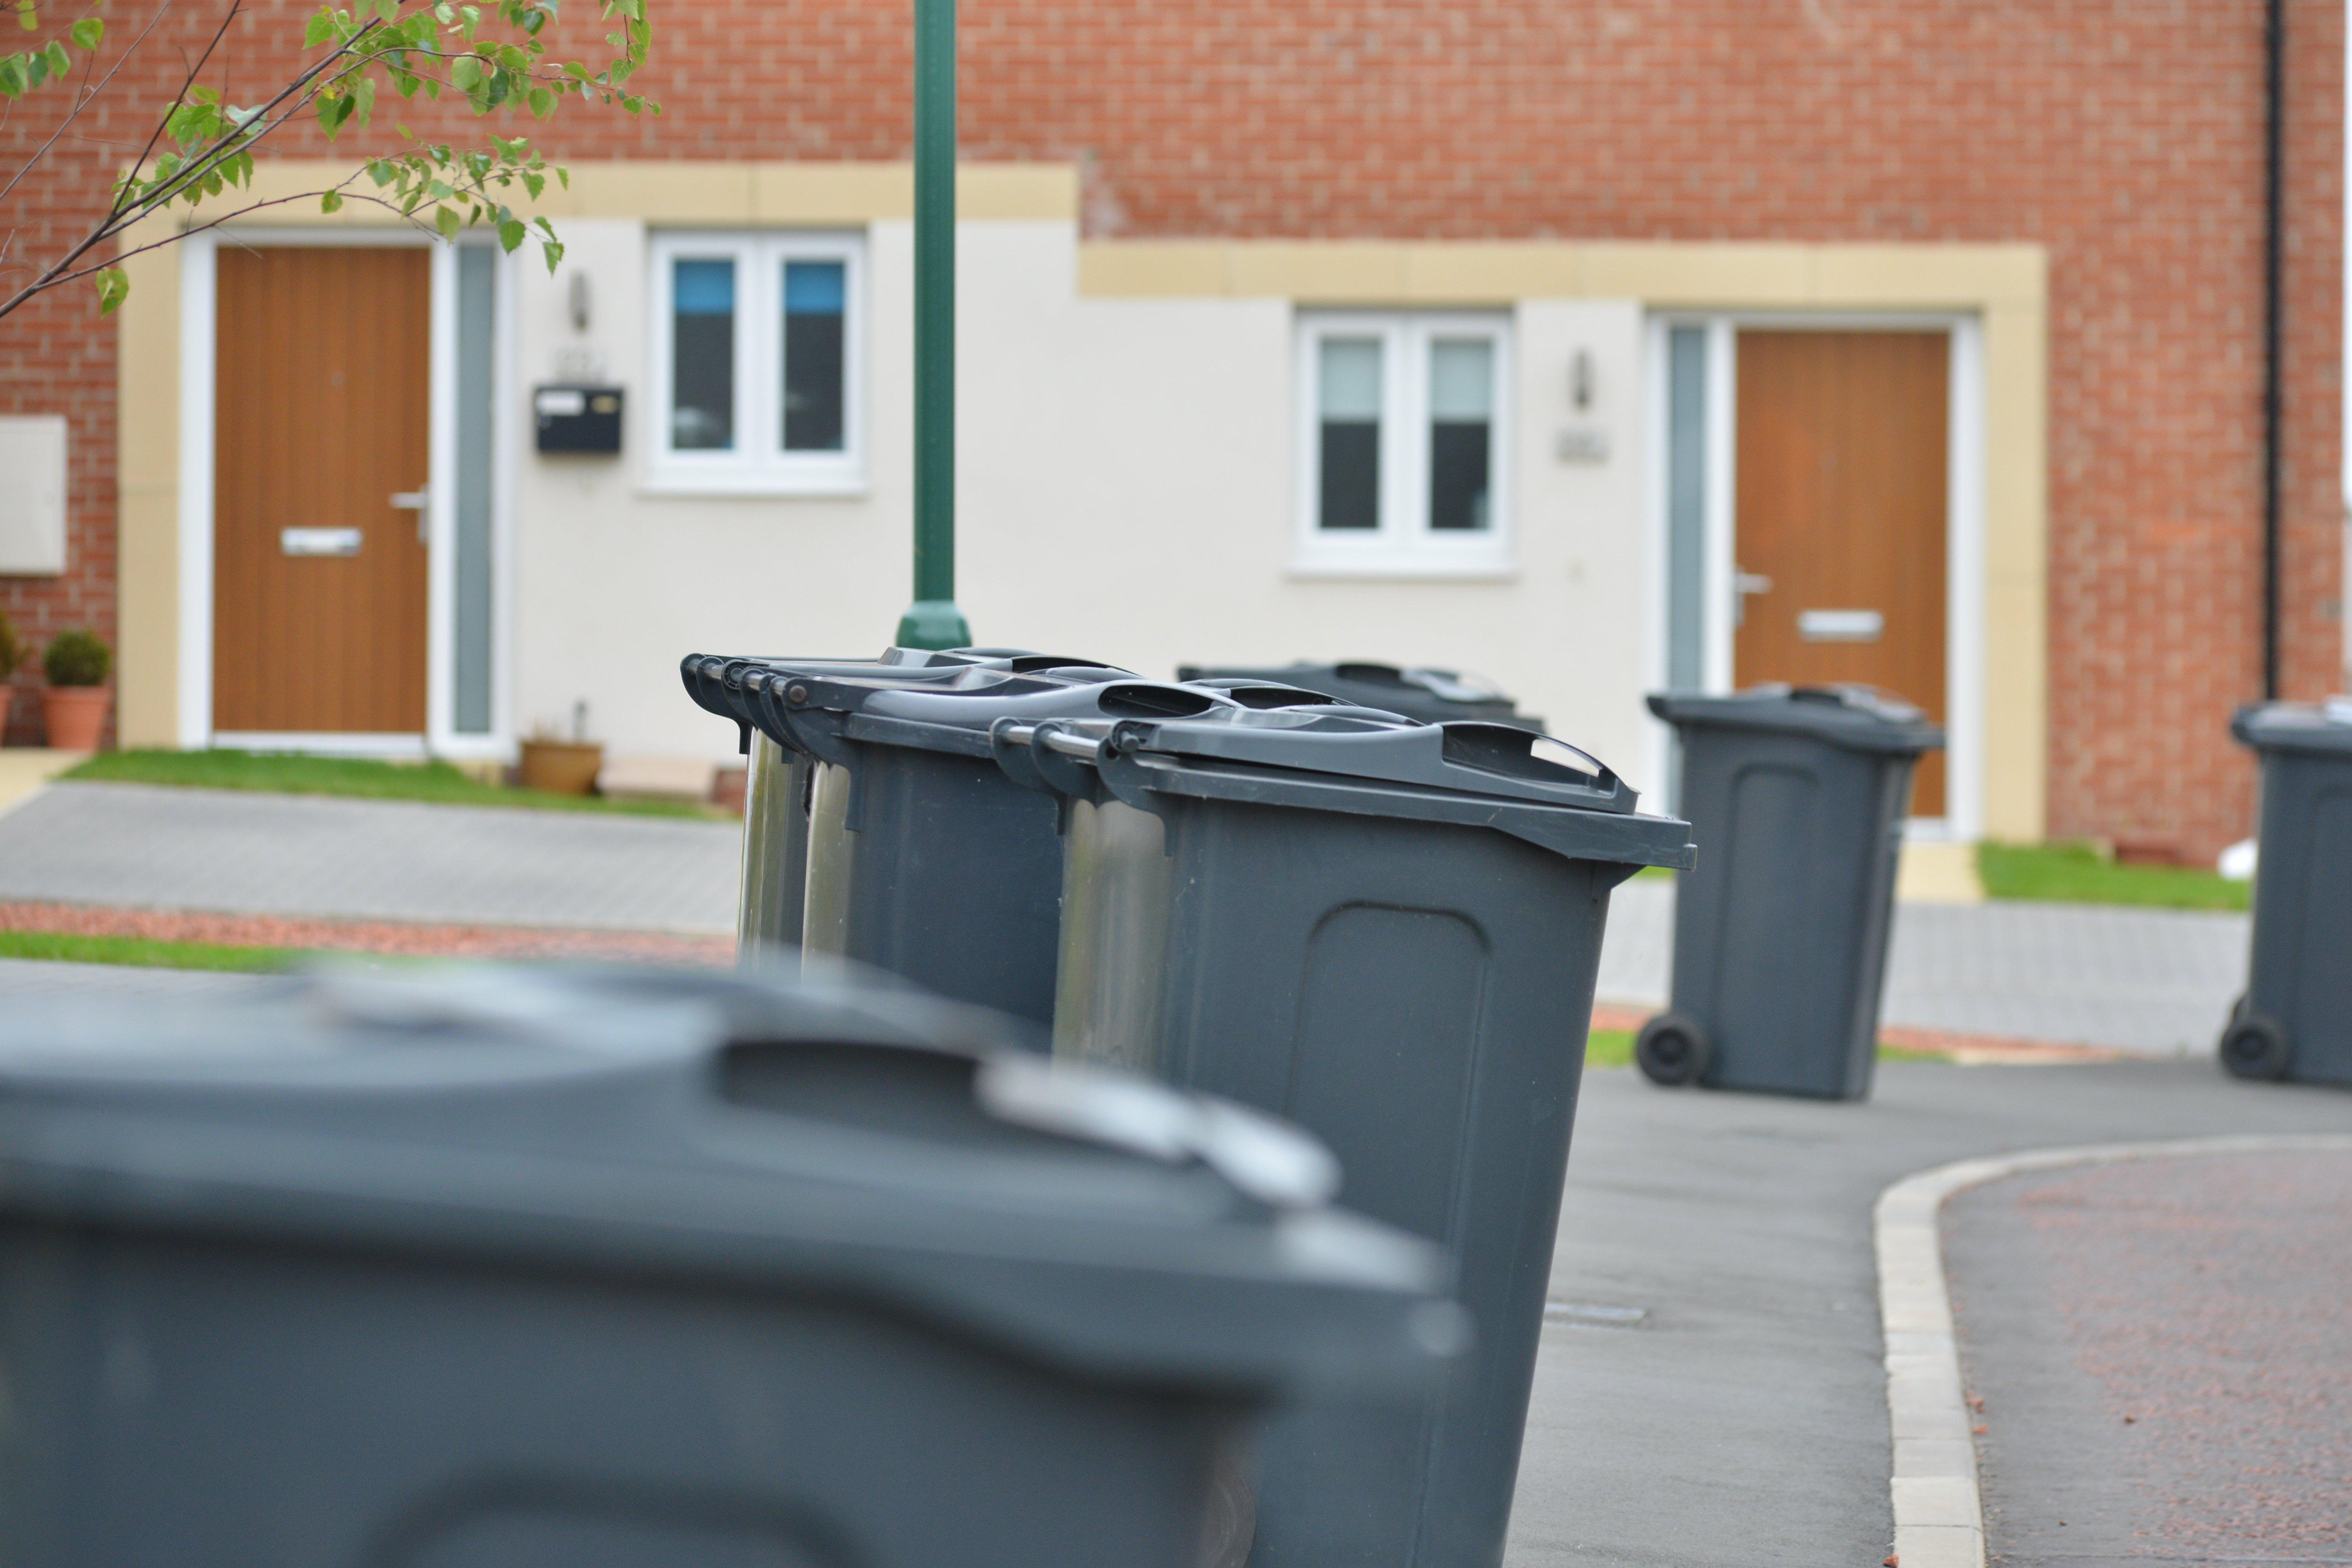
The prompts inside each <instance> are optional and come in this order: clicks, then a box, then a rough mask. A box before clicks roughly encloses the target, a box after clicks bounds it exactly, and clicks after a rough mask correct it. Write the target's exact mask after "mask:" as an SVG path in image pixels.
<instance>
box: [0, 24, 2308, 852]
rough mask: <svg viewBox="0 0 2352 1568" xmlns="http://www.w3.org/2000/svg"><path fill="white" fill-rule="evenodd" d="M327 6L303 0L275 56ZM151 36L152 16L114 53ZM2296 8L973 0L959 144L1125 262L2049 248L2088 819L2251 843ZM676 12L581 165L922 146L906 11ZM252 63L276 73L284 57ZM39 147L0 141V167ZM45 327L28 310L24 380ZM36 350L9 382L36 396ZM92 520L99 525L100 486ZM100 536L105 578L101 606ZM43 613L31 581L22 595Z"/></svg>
mask: <svg viewBox="0 0 2352 1568" xmlns="http://www.w3.org/2000/svg"><path fill="white" fill-rule="evenodd" d="M304 8H305V7H304V6H302V5H295V4H290V3H288V4H278V0H272V3H271V4H269V5H264V6H262V7H261V8H260V9H259V10H258V11H257V14H256V15H257V21H255V22H254V23H252V24H249V26H250V27H251V28H252V29H254V32H253V37H256V38H258V37H264V36H267V35H268V33H269V32H270V30H272V29H283V28H285V27H286V26H289V23H290V21H291V19H292V18H295V17H298V16H299V15H300V14H301V12H302V10H303V9H304ZM588 10H589V7H588V6H587V5H585V4H584V3H583V0H573V5H572V8H571V11H570V13H569V16H570V19H569V20H567V22H566V24H565V26H566V27H567V29H571V30H572V31H574V32H580V31H583V30H588V29H590V28H591V20H590V18H588V16H587V15H586V13H587V12H588ZM137 14H138V13H137V12H136V11H135V10H130V11H126V12H122V13H117V15H116V20H115V23H114V26H115V29H116V36H117V37H124V36H126V35H127V34H128V32H129V31H130V30H131V29H130V28H129V26H126V23H127V22H128V21H129V20H130V19H131V16H136V15H137ZM2262 15H2263V8H2262V5H2261V0H2208V3H2206V4H2202V5H2189V4H2186V3H2176V4H2169V5H2149V4H2146V3H2145V0H1788V3H1786V4H1781V5H1769V6H1767V5H1757V4H1754V3H1753V0H1747V3H1739V0H1618V3H1616V4H1613V5H1604V4H1597V3H1574V0H1385V3H1380V0H1359V3H1355V4H1341V3H1339V0H1286V3H1277V0H1155V3H1153V4H1150V5H1144V4H1139V3H1138V0H964V5H963V19H964V47H963V60H964V66H963V114H962V128H963V139H964V145H965V149H966V152H967V153H968V154H969V155H971V156H973V157H977V158H994V159H1022V158H1028V159H1038V158H1044V159H1056V160H1061V159H1066V160H1073V161H1076V162H1078V163H1081V164H1082V165H1083V166H1084V167H1085V168H1086V170H1087V225H1088V227H1089V229H1090V230H1091V231H1092V232H1094V233H1097V234H1132V235H1235V236H1251V235H1302V236H1313V235H1319V236H1448V237H1494V236H1560V237H1655V238H1682V239H1717V238H1799V239H1901V240H2020V239H2024V240H2037V241H2040V242H2042V244H2045V245H2047V246H2048V247H2050V251H2051V259H2052V274H2051V289H2052V318H2051V341H2050V352H2051V410H2050V412H2051V428H2050V498H2049V500H2050V524H2051V545H2050V572H2051V625H2050V633H2051V659H2052V674H2051V703H2052V733H2051V774H2050V798H2049V805H2050V826H2051V829H2052V831H2053V833H2056V834H2062V835H2084V834H2102V835H2108V836H2114V837H2126V838H2136V839H2147V840H2156V841H2160V842H2163V843H2168V844H2173V845H2177V846H2178V847H2180V848H2181V849H2182V850H2183V851H2184V852H2187V853H2190V854H2193V855H2197V856H2200V857H2202V856H2205V855H2208V854H2210V852H2211V851H2212V850H2213V849H2215V848H2216V847H2219V846H2220V845H2221V844H2222V843H2224V842H2227V841H2228V840H2229V839H2231V838H2233V837H2238V836H2239V835H2240V834H2241V833H2242V832H2243V831H2244V830H2245V827H2246V826H2247V824H2248V822H2249V820H2250V816H2251V809H2252V807H2251V802H2252V795H2251V791H2250V782H2251V773H2250V770H2249V769H2248V767H2247V766H2246V763H2245V762H2244V760H2243V758H2242V757H2241V756H2240V755H2239V754H2237V752H2236V750H2235V748H2234V747H2233V746H2232V745H2231V743H2230V742H2228V740H2227V739H2226V736H2225V733H2224V731H2223V728H2222V726H2223V723H2224V721H2225V720H2226V718H2227V716H2228V713H2229V710H2230V709H2231V707H2232V706H2233V705H2234V704H2235V703H2237V702H2240V701H2243V700H2250V699H2252V698H2254V697H2256V696H2258V695H2259V693H2260V682H2261V651H2260V650H2261V626H2260V603H2261V552H2260V528H2261V508H2260V500H2261V489H2260V483H2261V461H2262V448H2261V425H2260V397H2261V369H2262V359H2261V349H2262V341H2261V316H2262V273H2261V260H2262V189H2263V186H2262V175H2263V164H2262V154H2263V145H2262V128H2263V113H2262V55H2261V43H2262V36H2261V29H2262ZM2287 16H2288V30H2289V37H2290V53H2289V67H2288V78H2287V79H2288V91H2289V100H2290V108H2289V120H2288V126H2289V148H2290V158H2289V166H2288V173H2289V212H2290V216H2291V221H2290V226H2289V268H2288V299H2287V317H2286V321H2287V360H2286V372H2287V435H2286V441H2285V444H2284V457H2285V462H2286V470H2285V473H2286V480H2285V499H2286V514H2285V545H2286V550H2285V560H2286V567H2287V579H2286V592H2285V595H2284V603H2285V616H2284V640H2285V650H2286V658H2285V670H2286V689H2287V690H2288V692H2289V694H2290V695H2301V696H2310V695H2316V694H2318V693H2319V692H2321V691H2324V690H2327V689H2333V688H2335V687H2336V686H2337V685H2339V684H2340V683H2341V667H2342V658H2341V650H2342V626H2341V623H2340V621H2339V619H2338V618H2337V617H2338V616H2339V614H2340V600H2341V595H2342V584H2341V583H2340V581H2339V577H2340V562H2341V533H2340V524H2341V499H2340V486H2339V479H2338V472H2339V461H2338V448H2339V439H2340V437H2339V430H2340V420H2339V411H2338V387H2337V377H2338V367H2339V363H2340V355H2339V342H2340V334H2341V331H2342V322H2341V284H2342V270H2341V258H2342V250H2343V234H2342V223H2341V218H2342V213H2343V194H2342V190H2341V172H2342V167H2343V155H2342V154H2343V100H2344V84H2343V80H2342V66H2343V59H2344V42H2343V11H2342V7H2341V5H2336V4H2324V3H2322V0H2287ZM908 22H909V7H908V5H906V4H904V3H903V0H901V3H899V4H894V5H877V4H875V3H874V0H758V3H754V0H737V3H735V4H732V5H726V4H719V3H718V0H696V3H695V4H692V5H686V4H676V3H668V4H661V3H658V0H657V6H656V23H657V26H658V29H659V32H658V36H657V41H656V53H657V61H656V67H655V68H654V69H652V70H651V71H650V72H648V73H647V75H646V77H644V78H643V79H641V80H642V82H643V84H644V85H645V87H646V90H648V91H649V92H651V93H652V94H653V95H654V96H656V97H657V98H659V99H661V100H663V102H664V104H665V106H666V108H667V114H666V115H664V116H663V117H662V118H661V119H660V120H658V121H644V122H639V123H628V122H625V121H615V120H613V119H610V118H606V117H600V116H594V115H588V114H583V113H580V112H578V111H577V110H570V109H567V110H565V113H564V115H563V116H562V120H561V121H559V123H558V125H557V126H556V127H555V128H554V129H553V130H552V131H551V132H550V133H549V134H548V136H547V138H546V139H547V142H548V144H549V145H550V147H551V149H553V150H554V151H556V152H558V153H562V154H566V155H571V156H575V157H612V156H658V157H679V158H689V157H695V158H698V157H723V156H747V157H767V158H884V157H903V156H904V155H905V154H906V151H907V146H908V134H907V131H908V116H909V107H908V71H909V55H908ZM233 58H234V59H235V60H236V68H237V69H238V70H239V71H240V72H241V73H244V79H247V80H255V79H260V78H261V77H263V76H266V75H267V66H266V64H265V63H264V62H262V61H260V60H259V59H258V58H257V56H256V54H255V50H254V46H253V44H252V43H251V42H250V41H246V42H241V43H240V44H239V45H238V49H237V52H236V54H235V55H234V56H233ZM428 119H429V117H427V116H424V115H420V116H419V117H418V119H417V120H416V121H415V124H416V125H417V128H418V129H419V130H420V131H424V130H426V129H427V123H428ZM22 134H23V132H22V131H21V130H18V129H16V127H15V126H14V125H12V126H11V127H9V128H5V129H0V146H5V145H8V144H10V143H12V142H16V141H17V140H20V139H21V136H22ZM288 150H289V151H298V150H310V149H307V148H303V147H300V146H299V145H294V144H289V149H288ZM76 310H79V303H78V302H76V303H75V304H74V305H73V307H72V308H70V309H68V310H64V311H62V312H60V313H59V314H58V316H57V317H56V319H55V323H54V325H53V326H52V327H50V328H49V329H48V330H49V331H50V332H51V334H52V336H53V337H61V338H63V339H64V340H66V341H68V342H75V343H78V344H79V349H78V351H77V352H78V353H80V354H81V355H82V358H81V359H79V360H77V361H75V362H74V363H75V364H76V365H77V366H79V367H80V368H78V369H76V370H75V371H74V372H73V374H75V375H76V376H79V377H81V378H83V379H82V380H80V381H78V382H76V383H74V384H75V385H77V386H82V385H86V386H87V387H88V388H89V400H90V401H91V402H92V404H93V405H100V404H102V403H103V396H102V391H103V388H104V387H105V386H106V385H110V377H111V367H110V347H109V346H107V344H106V342H105V341H104V334H102V333H97V334H89V333H84V332H80V331H77V330H76V329H75V328H74V326H73V322H74V321H76V320H77V317H76V315H75V311H76ZM17 341H18V340H17V338H16V335H15V334H14V333H13V332H12V331H11V329H10V327H9V326H8V324H7V323H0V353H12V352H13V350H14V347H15V344H16V342H17ZM9 363H11V365H12V368H11V370H10V372H9V379H8V381H7V383H6V391H5V395H6V396H9V397H12V398H19V399H21V398H22V397H24V395H25V387H24V382H25V380H26V376H25V374H24V373H23V371H22V370H21V369H20V368H16V367H15V365H14V362H13V361H10V362H9ZM44 379H46V378H44ZM69 395H70V396H74V397H80V396H83V395H84V394H83V393H81V392H74V393H71V394H69ZM86 422H87V423H89V426H90V431H89V437H88V438H85V437H84V435H83V431H82V428H81V426H80V425H78V426H77V429H76V437H77V441H78V447H77V455H78V459H79V458H86V457H87V456H88V455H89V453H91V452H92V450H93V449H94V448H93V447H91V445H90V441H91V440H93V439H95V440H105V439H110V437H109V436H108V434H107V432H106V430H105V428H104V416H103V414H102V412H93V413H92V414H91V415H90V416H89V419H88V420H87V421H86ZM83 471H85V470H82V469H79V468H78V470H77V472H78V477H79V474H80V473H82V472H83ZM76 504H77V509H78V518H81V517H86V518H87V519H88V520H89V521H88V522H87V524H86V525H85V526H86V527H87V528H88V529H89V531H91V532H92V533H93V535H94V536H102V535H103V534H104V533H105V532H106V531H107V527H108V521H107V520H108V518H109V516H110V512H109V510H108V503H107V502H106V500H105V499H104V494H103V477H102V475H100V476H93V477H92V478H91V479H90V480H89V486H88V488H87V489H86V490H78V491H77V501H76ZM99 542H100V541H99V540H98V539H97V538H94V539H93V544H92V548H91V551H90V558H91V563H92V564H91V567H90V570H89V574H86V580H85V578H83V577H78V578H77V579H76V581H77V582H80V583H81V584H82V591H84V592H86V593H88V594H90V595H99V596H103V595H104V593H105V592H106V590H107V588H108V586H109V585H110V581H111V577H110V562H108V563H106V564H105V572H106V575H105V576H104V577H103V579H101V578H100V575H99V574H98V573H99V566H98V563H100V561H102V560H103V552H102V550H101V549H100V548H99ZM78 572H79V568H78ZM71 591H73V590H72V584H68V592H71ZM44 592H45V590H41V589H37V588H36V589H32V590H30V591H29V595H28V591H27V590H26V589H25V588H23V587H21V586H19V585H15V584H11V585H9V586H8V587H7V588H5V590H0V594H5V595H7V596H8V597H7V598H5V599H0V602H7V603H10V604H11V605H12V608H13V607H14V605H15V604H16V602H17V601H19V600H25V601H26V602H28V603H29V602H31V600H34V599H37V598H38V597H39V595H41V594H42V593H44ZM42 613H44V614H46V613H47V612H42Z"/></svg>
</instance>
